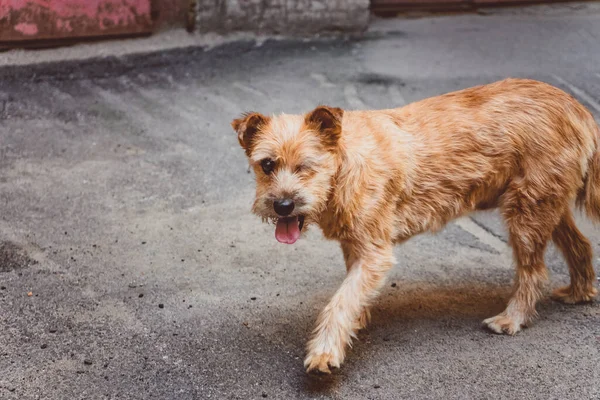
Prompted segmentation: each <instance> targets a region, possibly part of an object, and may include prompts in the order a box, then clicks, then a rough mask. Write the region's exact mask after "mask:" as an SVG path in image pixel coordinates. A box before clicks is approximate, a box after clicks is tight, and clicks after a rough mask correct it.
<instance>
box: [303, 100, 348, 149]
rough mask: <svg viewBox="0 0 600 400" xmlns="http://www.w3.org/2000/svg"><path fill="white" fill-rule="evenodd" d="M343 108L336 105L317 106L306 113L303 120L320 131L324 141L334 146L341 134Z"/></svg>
mask: <svg viewBox="0 0 600 400" xmlns="http://www.w3.org/2000/svg"><path fill="white" fill-rule="evenodd" d="M343 116H344V110H342V109H341V108H337V107H328V106H319V107H317V108H315V109H314V110H312V111H311V112H309V113H308V114H306V118H305V121H306V123H307V124H308V125H312V126H313V127H314V128H315V129H317V130H318V131H319V132H321V135H322V138H323V139H324V143H325V144H326V145H327V146H332V147H334V146H335V145H337V141H338V139H339V138H340V136H341V135H342V117H343Z"/></svg>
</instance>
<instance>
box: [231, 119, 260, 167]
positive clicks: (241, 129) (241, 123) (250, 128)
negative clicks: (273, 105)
mask: <svg viewBox="0 0 600 400" xmlns="http://www.w3.org/2000/svg"><path fill="white" fill-rule="evenodd" d="M268 120H269V118H268V117H265V116H264V115H262V114H260V113H256V112H249V113H245V114H244V115H242V117H241V118H238V119H234V120H233V121H232V122H231V127H232V128H233V130H234V131H236V132H237V134H238V141H239V142H240V146H242V148H243V149H244V150H246V154H247V155H248V156H250V146H251V145H252V140H253V139H254V136H256V133H257V132H258V131H259V129H260V128H261V126H264V125H266V124H267V122H268Z"/></svg>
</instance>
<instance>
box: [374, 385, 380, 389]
mask: <svg viewBox="0 0 600 400" xmlns="http://www.w3.org/2000/svg"><path fill="white" fill-rule="evenodd" d="M380 387H381V386H379V385H373V388H375V389H379V388H380Z"/></svg>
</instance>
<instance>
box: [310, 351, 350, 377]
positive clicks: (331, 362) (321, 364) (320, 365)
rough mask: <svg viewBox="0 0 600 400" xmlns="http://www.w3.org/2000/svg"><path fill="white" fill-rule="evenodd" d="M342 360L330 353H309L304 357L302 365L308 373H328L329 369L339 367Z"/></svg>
mask: <svg viewBox="0 0 600 400" xmlns="http://www.w3.org/2000/svg"><path fill="white" fill-rule="evenodd" d="M342 361H343V360H341V359H340V357H335V356H334V355H333V354H330V353H321V354H313V353H309V354H308V355H307V356H306V358H305V359H304V367H306V372H309V373H321V374H330V373H331V369H332V368H339V367H340V365H341V364H342Z"/></svg>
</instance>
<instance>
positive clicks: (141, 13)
mask: <svg viewBox="0 0 600 400" xmlns="http://www.w3.org/2000/svg"><path fill="white" fill-rule="evenodd" d="M151 29H152V18H151V7H150V0H0V41H21V40H40V39H64V38H72V37H89V36H105V35H120V34H137V33H145V32H150V31H151Z"/></svg>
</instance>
